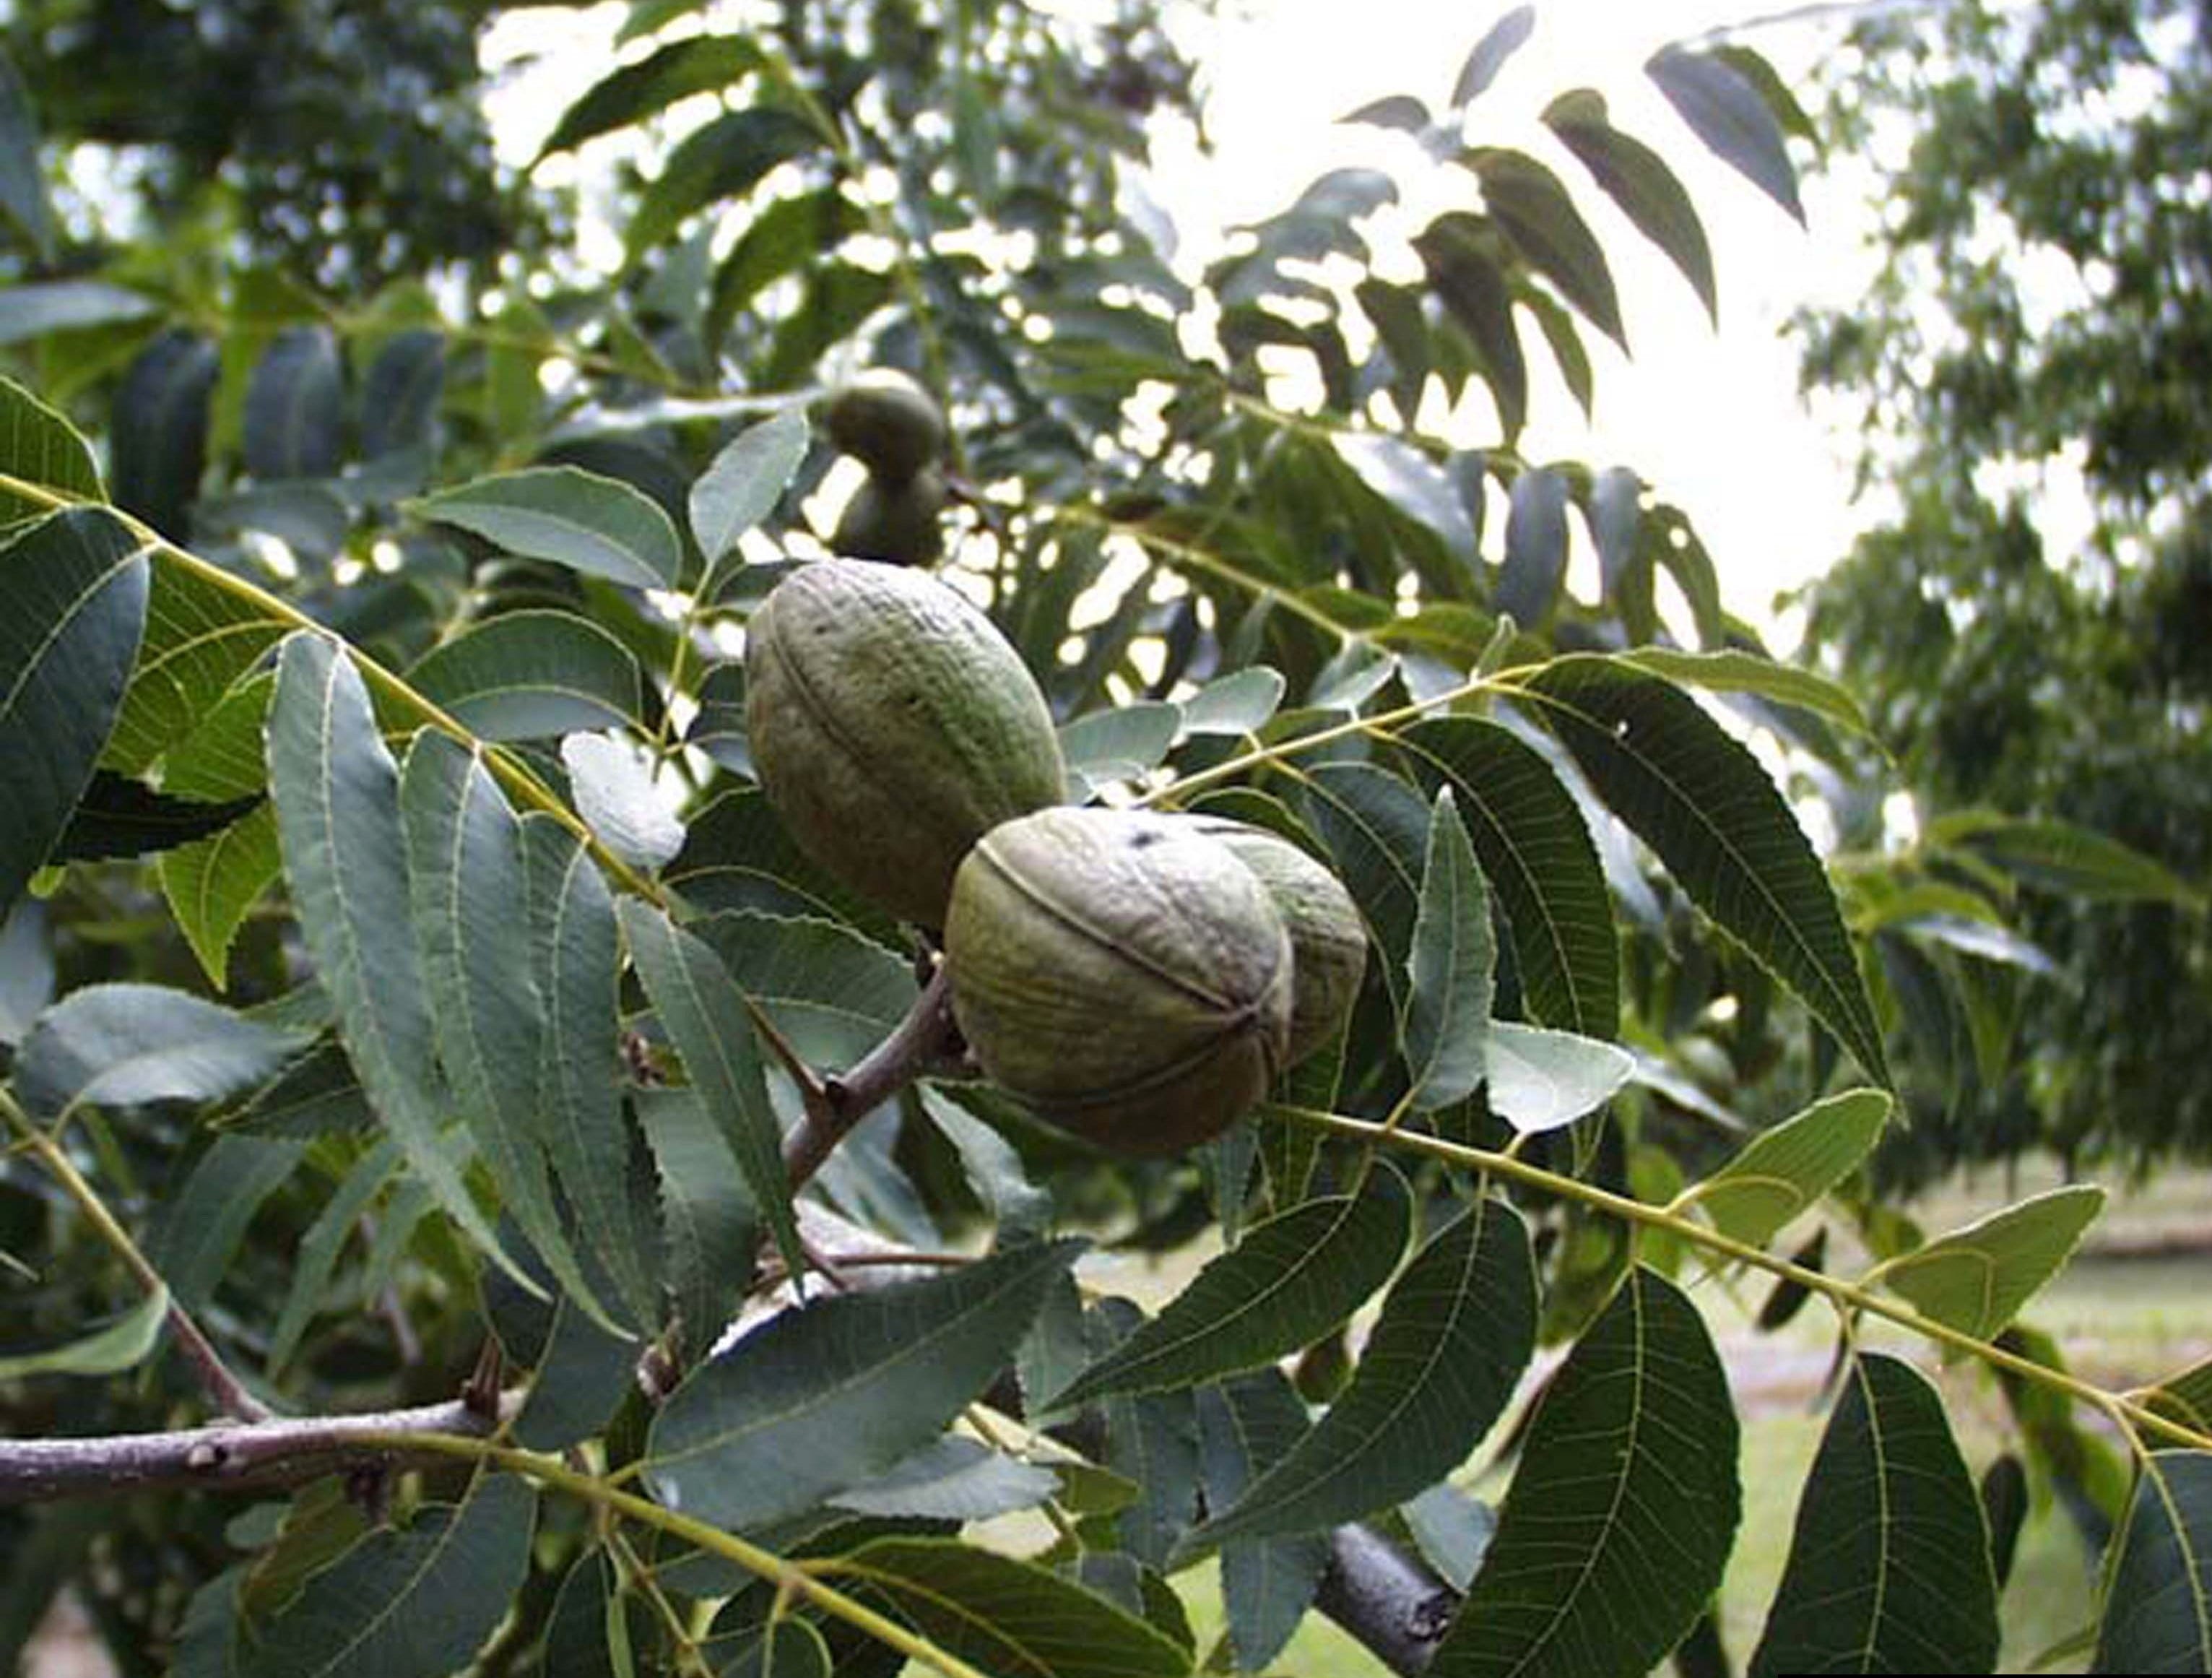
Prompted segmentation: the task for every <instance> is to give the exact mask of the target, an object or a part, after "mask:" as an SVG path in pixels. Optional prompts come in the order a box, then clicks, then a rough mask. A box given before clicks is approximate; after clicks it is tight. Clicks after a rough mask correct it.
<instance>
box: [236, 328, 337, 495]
mask: <svg viewBox="0 0 2212 1678" xmlns="http://www.w3.org/2000/svg"><path fill="white" fill-rule="evenodd" d="M344 423H345V383H344V374H343V369H342V368H341V367H340V365H339V362H338V346H337V338H336V337H333V336H332V334H331V330H330V328H329V327H327V326H324V325H313V326H289V327H287V328H285V330H284V331H281V332H279V333H278V334H277V335H276V337H275V339H274V340H272V341H271V342H270V345H269V348H268V349H267V350H265V351H264V353H263V355H262V356H261V359H260V361H259V362H258V363H256V365H255V367H254V369H253V378H252V382H251V383H249V384H248V385H247V386H246V436H245V441H246V471H250V472H252V474H253V476H254V477H257V478H260V479H262V480H264V482H265V481H269V480H272V479H283V478H294V477H329V476H331V473H333V472H335V471H337V469H338V461H339V459H340V458H341V457H342V454H343V447H344V435H343V428H344Z"/></svg>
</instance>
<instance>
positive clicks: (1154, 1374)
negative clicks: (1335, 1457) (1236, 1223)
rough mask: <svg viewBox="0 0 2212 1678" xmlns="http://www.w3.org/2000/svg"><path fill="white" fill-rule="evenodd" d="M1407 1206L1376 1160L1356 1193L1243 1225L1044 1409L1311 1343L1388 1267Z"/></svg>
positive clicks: (1400, 1245) (1186, 1383) (1165, 1386)
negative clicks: (1238, 1235)
mask: <svg viewBox="0 0 2212 1678" xmlns="http://www.w3.org/2000/svg"><path fill="white" fill-rule="evenodd" d="M1409 1206H1410V1197H1409V1196H1408V1195H1407V1191H1406V1185H1405V1183H1404V1182H1403V1181H1402V1180H1401V1178H1400V1177H1399V1176H1398V1175H1397V1173H1396V1172H1395V1171H1394V1170H1391V1169H1390V1168H1389V1166H1387V1165H1378V1166H1377V1167H1376V1169H1375V1170H1374V1171H1373V1173H1372V1174H1371V1175H1370V1176H1369V1177H1368V1180H1367V1183H1366V1186H1365V1187H1364V1188H1363V1189H1361V1191H1360V1192H1359V1193H1358V1194H1357V1195H1332V1196H1329V1197H1328V1198H1326V1199H1322V1200H1316V1201H1307V1202H1306V1203H1305V1204H1304V1205H1303V1206H1296V1207H1291V1209H1290V1210H1289V1211H1287V1212H1283V1213H1278V1214H1276V1215H1275V1216H1274V1217H1273V1218H1269V1219H1265V1220H1263V1221H1262V1222H1261V1223H1258V1224H1255V1225H1253V1226H1252V1227H1251V1228H1250V1229H1249V1230H1248V1231H1245V1234H1244V1238H1243V1240H1242V1241H1240V1242H1238V1243H1237V1245H1236V1246H1234V1247H1232V1248H1231V1249H1229V1250H1228V1251H1227V1252H1225V1253H1224V1254H1222V1255H1220V1256H1219V1257H1218V1258H1214V1259H1212V1260H1209V1261H1208V1262H1207V1263H1206V1266H1205V1268H1202V1269H1201V1270H1200V1272H1199V1273H1198V1274H1197V1275H1196V1276H1194V1278H1192V1279H1191V1281H1190V1284H1189V1286H1187V1287H1185V1288H1184V1289H1183V1291H1182V1292H1181V1293H1179V1294H1177V1295H1176V1297H1175V1298H1173V1299H1172V1300H1170V1302H1169V1303H1168V1304H1166V1305H1164V1306H1163V1307H1162V1308H1161V1310H1160V1313H1159V1315H1158V1316H1155V1317H1153V1318H1152V1319H1151V1320H1150V1321H1148V1322H1145V1323H1143V1324H1141V1325H1140V1326H1139V1328H1137V1329H1136V1331H1135V1332H1134V1333H1133V1334H1130V1335H1129V1337H1128V1338H1127V1340H1124V1341H1122V1342H1121V1344H1120V1345H1118V1346H1116V1347H1115V1348H1114V1349H1113V1351H1111V1352H1109V1353H1107V1354H1106V1356H1104V1357H1103V1358H1101V1359H1098V1360H1097V1362H1095V1363H1093V1364H1092V1365H1091V1366H1090V1367H1089V1368H1087V1369H1085V1371H1083V1373H1082V1374H1081V1375H1080V1376H1079V1377H1078V1378H1077V1379H1076V1380H1075V1381H1074V1382H1073V1383H1072V1384H1071V1385H1070V1386H1069V1387H1068V1388H1067V1389H1066V1391H1064V1392H1061V1393H1059V1394H1057V1395H1054V1396H1053V1397H1052V1398H1050V1399H1049V1400H1048V1401H1047V1407H1048V1408H1049V1409H1054V1410H1068V1409H1073V1408H1075V1407H1078V1406H1080V1405H1084V1404H1088V1403H1091V1402H1093V1401H1096V1400H1097V1399H1100V1398H1103V1397H1104V1396H1106V1395H1108V1394H1110V1393H1143V1392H1165V1391H1168V1390H1170V1389H1174V1388H1178V1387H1193V1386H1196V1385H1198V1384H1200V1383H1202V1382H1206V1381H1213V1380H1218V1379H1219V1378H1220V1377H1224V1376H1229V1375H1236V1374H1241V1373H1243V1371H1246V1370H1252V1369H1257V1368H1259V1367H1260V1366H1261V1365H1263V1364H1267V1363H1271V1362H1273V1360H1274V1359H1277V1358H1280V1357H1284V1356H1286V1355H1287V1354H1289V1353H1292V1352H1296V1351H1297V1350H1298V1349H1299V1348H1300V1347H1305V1346H1309V1345H1310V1344H1311V1343H1312V1342H1314V1341H1317V1340H1319V1339H1320V1338H1321V1337H1322V1335H1323V1334H1327V1333H1328V1332H1329V1331H1330V1330H1331V1329H1333V1328H1336V1327H1337V1326H1338V1325H1340V1323H1342V1322H1344V1321H1345V1320H1346V1318H1347V1317H1349V1316H1351V1315H1352V1312H1353V1311H1355V1310H1358V1308H1359V1306H1360V1304H1362V1303H1363V1302H1364V1300H1365V1299H1366V1298H1367V1296H1368V1295H1369V1294H1370V1293H1372V1292H1374V1291H1375V1290H1376V1288H1378V1287H1380V1286H1382V1285H1383V1282H1385V1281H1386V1280H1389V1275H1390V1273H1391V1271H1392V1270H1394V1269H1395V1268H1397V1263H1398V1255H1400V1254H1401V1253H1402V1252H1403V1251H1404V1250H1405V1248H1406V1239H1407V1218H1408V1208H1409Z"/></svg>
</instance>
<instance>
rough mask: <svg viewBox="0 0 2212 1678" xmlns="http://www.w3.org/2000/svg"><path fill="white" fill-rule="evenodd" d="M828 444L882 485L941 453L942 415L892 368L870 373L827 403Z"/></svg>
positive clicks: (918, 468) (896, 480) (921, 391)
mask: <svg viewBox="0 0 2212 1678" xmlns="http://www.w3.org/2000/svg"><path fill="white" fill-rule="evenodd" d="M823 418H824V420H825V421H826V423H827V424H828V427H829V441H831V442H833V443H835V444H836V445H837V447H839V448H841V449H842V450H843V451H844V452H845V453H848V454H849V455H851V456H852V457H853V458H854V459H856V460H858V461H859V462H860V464H861V465H864V466H866V468H867V469H868V470H869V471H871V472H872V473H873V474H874V475H875V476H876V477H879V478H882V479H883V480H884V482H885V483H893V484H897V483H905V482H906V481H907V480H908V478H910V477H913V476H914V475H915V473H916V472H918V471H921V469H922V468H923V467H924V466H927V465H929V464H930V463H931V462H932V461H933V460H935V459H937V458H938V456H939V455H940V454H942V453H945V410H943V409H941V408H939V406H938V405H937V399H936V398H934V397H933V396H931V395H930V393H929V392H927V391H926V390H924V389H922V387H921V386H920V385H918V384H916V383H915V381H914V380H912V379H910V378H908V376H907V375H906V374H903V373H901V372H900V371H898V369H897V368H870V369H869V370H868V371H867V372H866V373H863V374H860V376H859V377H858V378H856V379H854V380H853V382H852V383H851V384H849V385H846V386H842V388H840V389H839V390H838V391H837V392H836V394H835V395H834V396H832V397H831V398H829V408H828V410H826V412H825V414H824V416H823Z"/></svg>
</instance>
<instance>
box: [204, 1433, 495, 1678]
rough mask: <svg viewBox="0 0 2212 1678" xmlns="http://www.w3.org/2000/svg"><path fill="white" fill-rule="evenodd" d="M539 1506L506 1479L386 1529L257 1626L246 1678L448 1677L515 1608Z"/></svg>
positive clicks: (481, 1484)
mask: <svg viewBox="0 0 2212 1678" xmlns="http://www.w3.org/2000/svg"><path fill="white" fill-rule="evenodd" d="M537 1503H538V1499H537V1497H536V1495H535V1494H534V1493H532V1491H531V1489H530V1487H529V1486H526V1484H524V1483H523V1482H522V1481H521V1480H518V1479H516V1478H515V1477H514V1476H513V1475H512V1474H486V1475H484V1476H483V1477H482V1478H480V1479H479V1480H477V1483H476V1485H475V1486H474V1487H473V1488H472V1489H471V1491H470V1493H469V1494H468V1496H467V1498H466V1499H464V1500H463V1501H462V1502H461V1503H460V1504H459V1505H458V1506H449V1505H430V1506H429V1507H428V1508H425V1509H423V1510H422V1511H418V1512H417V1513H416V1516H415V1517H414V1518H413V1519H412V1520H410V1522H409V1523H407V1524H406V1525H405V1526H404V1527H385V1528H380V1529H377V1530H376V1531H374V1532H372V1533H370V1534H369V1535H368V1537H366V1538H364V1539H362V1541H361V1542H360V1543H359V1544H357V1545H356V1546H355V1547H353V1548H352V1549H350V1550H349V1551H347V1552H346V1553H345V1554H344V1555H343V1556H342V1557H340V1558H339V1559H337V1561H336V1562H334V1563H332V1564H331V1566H329V1567H326V1568H325V1569H324V1570H323V1571H322V1572H319V1573H318V1574H316V1575H315V1576H314V1577H313V1578H311V1579H309V1580H308V1581H307V1584H305V1585H304V1586H303V1587H301V1591H300V1594H299V1595H298V1596H295V1597H294V1598H293V1599H292V1601H291V1602H289V1604H288V1605H286V1607H285V1608H283V1610H282V1611H281V1612H279V1613H278V1614H276V1615H275V1616H274V1617H273V1618H271V1619H270V1620H269V1622H268V1623H267V1624H266V1625H265V1626H262V1627H261V1628H260V1636H259V1638H258V1642H257V1643H256V1644H255V1645H253V1647H252V1654H251V1655H250V1657H248V1659H247V1662H246V1678H447V1675H448V1674H450V1673H452V1672H453V1671H454V1670H455V1669H457V1668H459V1667H463V1666H465V1665H466V1664H467V1663H468V1661H469V1657H471V1656H472V1655H473V1654H475V1653H476V1651H477V1649H479V1648H480V1647H482V1646H483V1643H484V1642H485V1640H486V1639H487V1638H489V1637H490V1636H491V1634H492V1632H493V1631H494V1629H495V1628H496V1627H497V1626H498V1625H499V1623H500V1621H501V1620H503V1619H505V1618H506V1617H507V1613H508V1611H509V1610H510V1608H512V1607H513V1598H514V1594H515V1592H516V1591H518V1590H520V1589H521V1586H522V1580H523V1576H524V1574H525V1572H526V1571H527V1570H528V1566H529V1560H530V1529H531V1525H532V1520H533V1518H534V1517H535V1515H536V1511H537Z"/></svg>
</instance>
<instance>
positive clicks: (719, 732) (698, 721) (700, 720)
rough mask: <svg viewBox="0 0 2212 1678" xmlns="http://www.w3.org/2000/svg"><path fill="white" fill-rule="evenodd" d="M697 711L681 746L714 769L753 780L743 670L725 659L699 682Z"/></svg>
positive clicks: (740, 664)
mask: <svg viewBox="0 0 2212 1678" xmlns="http://www.w3.org/2000/svg"><path fill="white" fill-rule="evenodd" d="M697 699H698V702H699V708H698V710H697V712H696V713H695V714H693V716H692V718H691V726H690V727H688V728H686V729H685V730H684V745H687V746H690V748H691V749H692V750H693V751H703V752H704V753H706V754H707V757H708V760H709V761H710V762H712V763H714V764H715V765H716V766H717V767H718V768H720V769H727V770H729V772H730V773H731V774H732V775H743V776H744V777H745V779H746V780H748V781H750V780H752V779H754V778H755V775H756V773H757V772H756V771H755V769H754V768H753V747H752V738H751V735H750V733H749V732H748V730H747V727H746V724H745V666H744V660H741V659H726V660H723V661H722V662H721V663H720V664H713V665H709V666H707V672H706V674H705V675H703V676H702V677H701V678H699V691H698V694H697Z"/></svg>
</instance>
